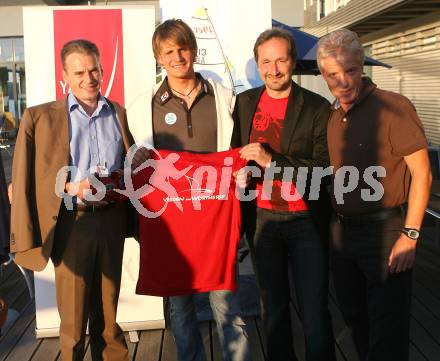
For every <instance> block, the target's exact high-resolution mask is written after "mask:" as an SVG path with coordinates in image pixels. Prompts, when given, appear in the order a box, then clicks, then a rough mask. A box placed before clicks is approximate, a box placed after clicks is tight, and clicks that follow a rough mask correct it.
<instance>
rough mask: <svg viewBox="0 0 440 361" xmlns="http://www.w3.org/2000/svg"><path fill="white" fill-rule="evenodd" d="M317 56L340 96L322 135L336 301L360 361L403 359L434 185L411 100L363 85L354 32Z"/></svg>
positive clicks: (334, 36)
mask: <svg viewBox="0 0 440 361" xmlns="http://www.w3.org/2000/svg"><path fill="white" fill-rule="evenodd" d="M317 57H318V66H319V68H320V70H321V73H322V75H323V77H324V79H325V80H326V82H327V85H328V87H329V89H330V91H331V92H332V93H333V95H334V96H335V98H336V101H335V103H334V104H333V107H332V109H333V110H332V114H331V116H330V120H329V123H328V130H327V139H328V147H329V155H330V164H331V166H333V174H334V178H333V204H334V208H335V210H336V211H337V219H338V222H336V223H335V224H334V227H333V231H334V232H333V244H332V252H331V254H332V269H333V278H334V284H335V290H336V294H337V297H338V299H339V302H340V305H341V309H342V312H343V314H344V318H345V320H346V322H347V324H348V325H349V326H350V327H351V328H352V332H353V338H354V341H355V344H356V348H357V350H358V353H359V356H360V359H361V360H369V361H377V360H387V361H392V360H396V361H405V360H408V350H409V317H410V300H411V269H412V266H413V264H414V259H415V252H416V245H417V239H418V237H419V230H420V227H421V224H422V220H423V215H424V211H425V208H426V204H427V202H428V198H429V189H430V185H431V172H430V166H429V159H428V153H427V142H426V139H425V135H424V132H423V127H422V124H421V121H420V119H419V118H418V116H417V114H416V112H415V109H414V106H413V105H412V104H411V102H410V101H409V100H408V99H407V98H405V97H403V96H401V95H399V94H396V93H392V92H388V91H384V90H381V89H378V88H377V87H376V85H375V84H374V83H372V81H371V80H370V79H368V78H362V65H363V61H364V51H363V48H362V45H361V43H360V41H359V38H358V37H357V35H356V34H355V33H353V32H351V31H349V30H346V29H340V30H337V31H335V32H333V33H330V34H329V35H327V36H325V37H323V38H322V39H321V40H320V41H319V43H318V50H317Z"/></svg>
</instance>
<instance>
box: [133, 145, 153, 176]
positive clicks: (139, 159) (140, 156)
mask: <svg viewBox="0 0 440 361" xmlns="http://www.w3.org/2000/svg"><path fill="white" fill-rule="evenodd" d="M149 158H150V151H149V150H148V149H147V148H144V147H140V148H138V149H137V150H136V153H135V154H134V156H133V161H132V162H131V170H132V171H133V170H135V169H136V168H137V167H139V166H140V165H141V164H142V163H143V162H145V161H146V160H147V159H149Z"/></svg>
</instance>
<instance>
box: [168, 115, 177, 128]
mask: <svg viewBox="0 0 440 361" xmlns="http://www.w3.org/2000/svg"><path fill="white" fill-rule="evenodd" d="M176 121H177V115H176V114H175V113H167V114H165V123H167V124H168V125H173V124H175V123H176Z"/></svg>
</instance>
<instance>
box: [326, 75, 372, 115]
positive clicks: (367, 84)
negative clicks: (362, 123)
mask: <svg viewBox="0 0 440 361" xmlns="http://www.w3.org/2000/svg"><path fill="white" fill-rule="evenodd" d="M376 88H377V85H376V84H374V83H373V81H372V80H371V79H370V78H369V77H367V76H365V77H362V84H361V90H360V92H359V95H358V97H357V98H356V100H355V101H354V103H353V104H352V105H351V106H350V109H351V108H353V107H354V106H359V105H361V104H362V103H363V102H364V100H365V99H366V98H368V96H369V95H370V94H371V93H372V92H373V91H374V89H376ZM340 107H341V103H339V100H338V99H336V100H335V101H334V102H333V105H332V108H333V109H334V110H338V109H339V108H340Z"/></svg>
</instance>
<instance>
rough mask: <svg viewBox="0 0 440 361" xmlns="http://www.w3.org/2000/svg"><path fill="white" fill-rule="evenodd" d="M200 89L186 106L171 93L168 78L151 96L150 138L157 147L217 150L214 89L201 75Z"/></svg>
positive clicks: (203, 150)
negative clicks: (151, 135) (151, 130)
mask: <svg viewBox="0 0 440 361" xmlns="http://www.w3.org/2000/svg"><path fill="white" fill-rule="evenodd" d="M197 77H198V79H199V81H201V82H202V89H201V91H200V93H199V94H198V95H197V97H196V99H195V100H194V102H193V103H192V105H191V107H190V108H188V107H187V105H186V103H185V102H184V101H183V100H182V99H180V98H179V97H177V96H175V95H173V92H172V90H171V88H170V87H169V85H168V81H167V78H166V79H165V80H164V82H163V83H162V85H161V87H160V88H159V89H158V91H157V93H156V94H155V96H154V98H153V137H154V145H155V147H156V148H157V149H168V150H174V151H184V150H185V151H192V152H216V151H217V113H216V105H215V96H214V91H213V89H212V87H211V85H210V84H209V83H208V82H207V81H205V80H204V79H203V78H202V76H201V75H199V74H197Z"/></svg>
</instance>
